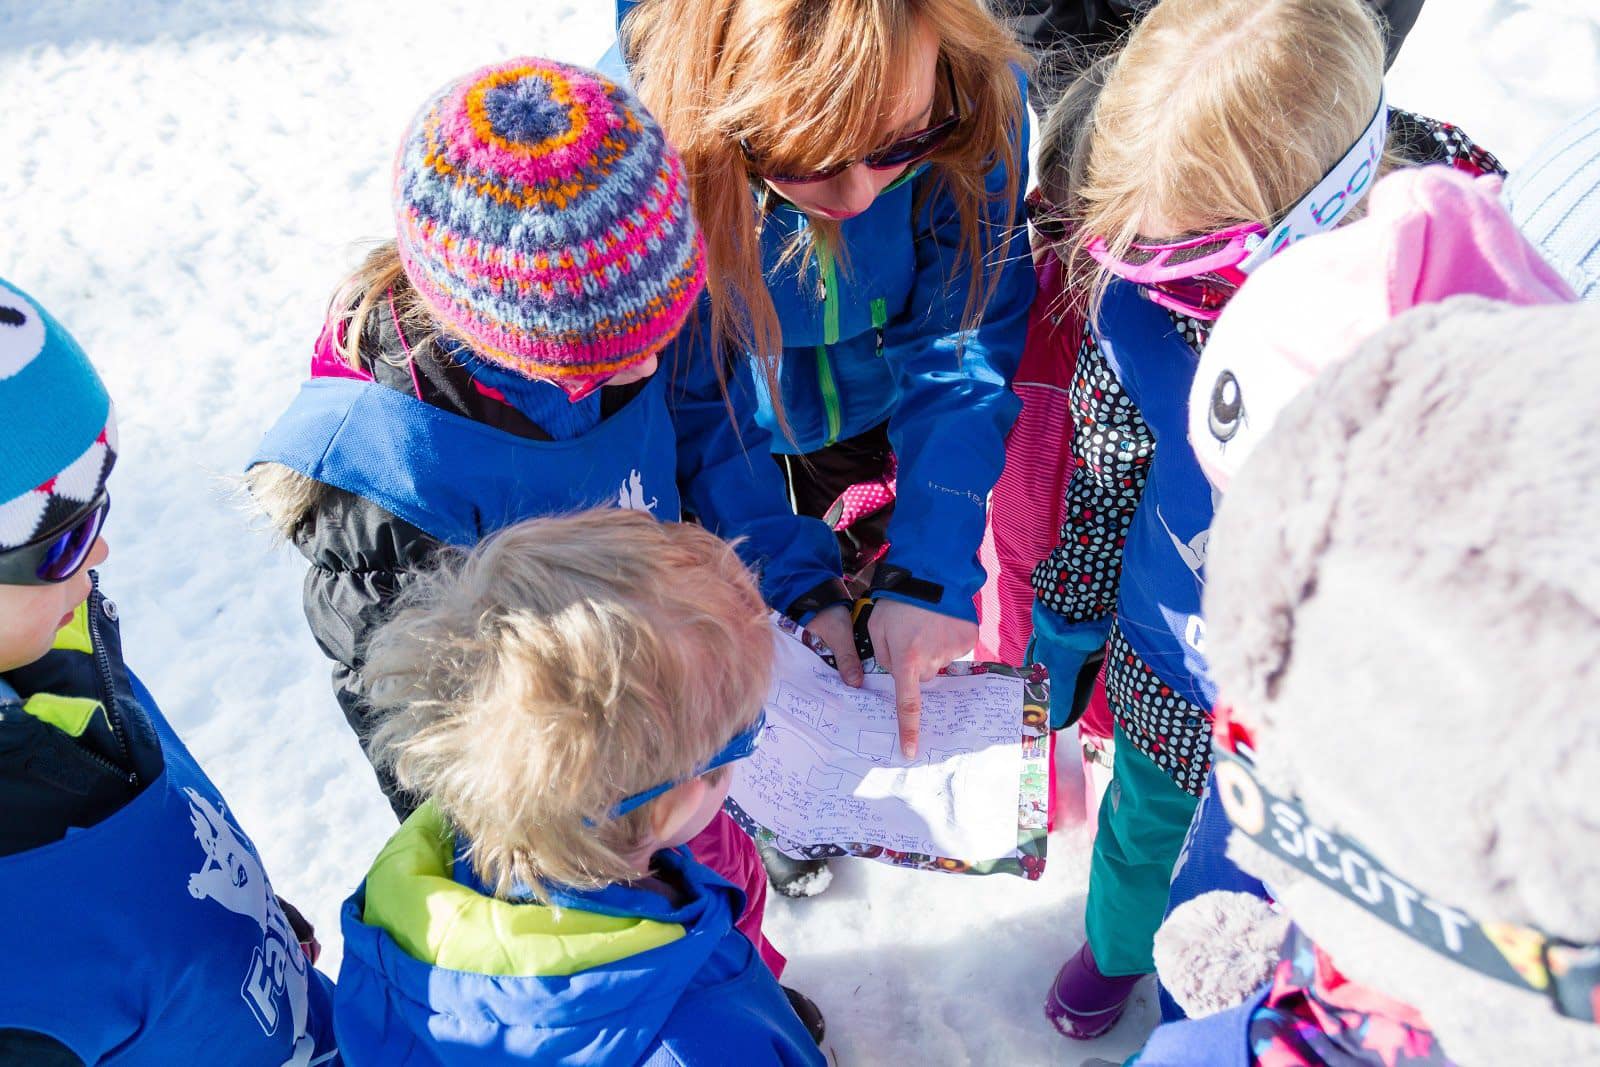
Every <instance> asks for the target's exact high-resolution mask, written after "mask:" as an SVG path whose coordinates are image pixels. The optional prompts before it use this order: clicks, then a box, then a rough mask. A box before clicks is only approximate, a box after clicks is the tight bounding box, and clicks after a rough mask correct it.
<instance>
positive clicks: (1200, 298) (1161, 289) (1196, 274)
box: [1085, 91, 1389, 321]
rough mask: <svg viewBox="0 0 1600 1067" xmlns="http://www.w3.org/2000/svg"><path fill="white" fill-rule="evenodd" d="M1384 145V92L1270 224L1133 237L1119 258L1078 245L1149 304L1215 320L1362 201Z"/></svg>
mask: <svg viewBox="0 0 1600 1067" xmlns="http://www.w3.org/2000/svg"><path fill="white" fill-rule="evenodd" d="M1388 139H1389V105H1388V100H1387V94H1386V93H1384V92H1382V91H1380V92H1379V93H1378V108H1377V110H1376V111H1374V112H1373V114H1372V118H1371V119H1370V120H1369V121H1368V123H1367V128H1366V129H1365V130H1364V131H1363V132H1362V134H1361V136H1360V137H1358V138H1356V141H1355V143H1354V144H1352V145H1351V146H1350V147H1349V149H1347V150H1346V151H1345V154H1344V156H1343V157H1342V158H1341V159H1340V160H1339V162H1337V163H1335V164H1334V165H1333V166H1332V167H1331V168H1329V170H1328V172H1327V173H1326V174H1324V175H1323V176H1322V180H1321V181H1319V182H1317V184H1316V186H1315V187H1314V188H1313V189H1312V190H1311V191H1310V192H1308V193H1306V195H1305V196H1303V197H1301V198H1300V199H1299V201H1297V202H1296V203H1295V204H1294V206H1293V207H1291V208H1290V209H1289V210H1288V211H1286V212H1284V214H1283V217H1282V218H1280V219H1279V220H1278V221H1277V222H1276V223H1274V224H1273V225H1272V226H1270V227H1269V226H1266V225H1263V224H1262V223H1259V222H1244V223H1240V224H1238V225H1236V226H1230V227H1228V228H1227V229H1225V230H1218V231H1216V232H1214V233H1205V234H1197V235H1196V234H1191V235H1186V236H1183V237H1174V238H1170V239H1165V240H1162V239H1151V238H1146V237H1138V238H1135V239H1134V242H1133V244H1131V245H1129V246H1128V250H1127V251H1126V252H1124V253H1123V254H1122V255H1121V256H1120V257H1116V256H1113V255H1112V254H1111V250H1110V248H1109V247H1107V245H1106V242H1105V240H1104V239H1103V238H1099V237H1096V238H1094V239H1092V240H1091V241H1090V242H1089V243H1088V245H1087V246H1086V249H1085V250H1086V251H1087V252H1088V253H1089V256H1090V258H1092V259H1093V260H1094V261H1095V262H1096V263H1098V264H1100V265H1101V266H1102V267H1104V268H1106V269H1107V270H1109V271H1110V272H1111V273H1113V274H1115V275H1116V276H1117V277H1119V278H1125V279H1127V280H1128V281H1130V282H1133V283H1134V284H1135V285H1138V286H1140V287H1141V288H1143V289H1144V292H1145V295H1146V296H1148V297H1149V298H1150V299H1151V300H1152V301H1153V302H1155V303H1157V304H1159V305H1161V306H1162V307H1164V308H1168V309H1170V310H1172V311H1176V312H1178V313H1179V314H1182V315H1191V316H1193V317H1194V318H1197V319H1205V320H1207V321H1210V320H1212V319H1215V318H1217V317H1218V316H1219V315H1221V314H1222V309H1223V308H1224V307H1225V306H1227V303H1228V301H1229V300H1230V299H1232V298H1233V294H1234V293H1235V292H1237V291H1238V289H1239V286H1241V285H1243V284H1244V280H1245V279H1246V278H1247V277H1249V276H1250V274H1251V272H1253V271H1254V270H1255V269H1256V268H1257V267H1259V266H1261V264H1263V263H1265V262H1266V261H1267V260H1269V259H1271V258H1272V257H1273V256H1275V255H1277V254H1278V253H1279V252H1281V251H1282V250H1283V249H1285V248H1287V247H1289V246H1290V245H1292V244H1294V243H1295V242H1296V241H1299V240H1302V239H1304V238H1306V237H1310V236H1312V235H1313V234H1318V233H1325V232H1327V231H1328V230H1331V229H1333V228H1334V227H1335V226H1337V225H1338V224H1339V223H1340V222H1342V221H1343V220H1344V217H1345V215H1346V214H1347V213H1348V212H1349V210H1350V209H1351V208H1352V207H1354V206H1355V205H1356V204H1358V203H1360V202H1361V200H1362V198H1363V197H1365V196H1366V195H1367V192H1368V190H1370V189H1371V188H1372V186H1373V184H1374V182H1375V181H1376V180H1377V176H1378V168H1379V166H1380V164H1381V163H1382V161H1383V150H1384V147H1385V146H1386V145H1387V143H1388Z"/></svg>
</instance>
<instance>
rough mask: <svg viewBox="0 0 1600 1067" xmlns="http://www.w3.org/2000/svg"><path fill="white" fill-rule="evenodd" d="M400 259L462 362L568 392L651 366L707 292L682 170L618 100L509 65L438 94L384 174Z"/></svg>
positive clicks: (592, 85) (643, 115) (606, 90)
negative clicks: (465, 354)
mask: <svg viewBox="0 0 1600 1067" xmlns="http://www.w3.org/2000/svg"><path fill="white" fill-rule="evenodd" d="M394 199H395V213H396V216H397V223H398V246H399V251H400V261H401V263H402V265H403V266H404V268H405V273H406V277H407V278H408V279H409V280H410V282H411V284H412V285H413V286H414V287H415V288H416V290H417V292H418V293H419V294H420V295H421V297H422V299H423V300H424V301H425V302H426V304H427V305H428V308H429V310H430V311H432V312H433V314H434V316H435V317H436V318H437V319H438V320H439V322H440V324H441V325H442V326H444V327H445V328H447V329H448V330H450V331H451V332H453V333H455V334H457V335H458V336H460V337H461V338H462V339H463V340H465V341H466V342H467V343H468V344H469V345H471V346H472V349H473V351H474V353H475V354H476V355H478V356H479V357H481V358H483V359H486V360H489V361H491V362H494V363H497V364H500V365H502V366H504V367H507V368H509V369H511V370H514V371H516V372H518V373H520V374H524V375H526V376H528V377H529V378H541V379H546V380H554V381H557V382H558V383H559V384H563V385H566V386H568V387H571V388H576V387H579V386H582V385H584V384H592V383H594V382H596V381H599V380H602V379H604V378H607V377H609V376H611V375H613V374H615V373H617V372H618V371H620V370H624V369H626V368H627V367H630V366H633V365H635V364H637V363H640V362H643V361H644V360H646V359H648V358H649V357H650V356H652V355H654V354H656V353H657V352H659V351H660V350H661V349H662V348H663V347H665V346H666V345H667V344H668V343H669V342H670V341H671V340H672V339H673V337H674V336H675V335H676V334H677V332H678V329H679V328H680V327H681V326H682V325H683V322H684V320H685V319H686V318H687V317H688V315H689V313H690V311H691V310H692V309H693V308H694V305H695V302H696V300H697V299H698V298H699V296H700V293H701V291H702V290H703V289H704V288H705V252H704V242H703V240H702V238H701V235H700V231H699V229H698V227H696V225H695V222H694V218H693V216H692V215H691V214H690V210H689V199H688V189H687V186H686V184H685V179H684V172H683V163H682V161H681V160H680V159H679V158H678V155H677V153H676V152H675V151H673V149H672V147H671V146H670V145H668V144H667V142H666V139H665V137H664V135H663V134H662V132H661V128H660V127H659V126H658V125H657V124H656V122H655V120H654V119H652V118H651V117H650V115H649V113H648V112H646V111H645V109H644V106H643V105H642V104H640V103H639V101H638V99H637V98H636V97H634V95H633V94H632V93H631V92H629V91H628V89H626V88H625V87H623V86H620V85H617V84H616V83H614V82H612V81H610V80H608V79H606V78H605V77H603V76H601V75H599V74H597V73H595V72H593V71H588V70H584V69H582V68H579V67H572V66H568V65H566V64H564V63H557V62H555V61H553V60H548V59H537V58H522V59H513V60H508V61H506V62H504V63H497V64H495V65H494V66H490V67H484V68H483V69H481V70H477V71H474V72H473V73H471V74H468V75H467V76H465V77H463V78H460V79H458V80H456V81H454V82H452V83H450V84H449V85H447V86H445V87H444V88H443V89H442V90H440V92H438V93H437V94H436V95H435V96H434V97H433V99H432V100H430V101H429V102H428V103H427V104H426V105H425V106H424V107H423V108H422V110H421V112H419V113H418V115H417V117H416V118H415V119H414V120H413V121H412V124H411V128H410V130H409V131H408V132H407V134H406V137H405V140H404V142H403V143H402V144H401V147H400V152H399V155H398V157H397V159H396V161H395V181H394Z"/></svg>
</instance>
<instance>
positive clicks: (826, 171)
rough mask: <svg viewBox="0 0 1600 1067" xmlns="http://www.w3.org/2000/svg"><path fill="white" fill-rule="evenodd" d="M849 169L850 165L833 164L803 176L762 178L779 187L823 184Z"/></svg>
mask: <svg viewBox="0 0 1600 1067" xmlns="http://www.w3.org/2000/svg"><path fill="white" fill-rule="evenodd" d="M849 167H850V164H848V163H835V164H834V165H833V166H831V167H823V168H822V169H821V170H813V171H809V172H808V173H805V174H764V175H762V177H764V178H766V179H767V181H769V182H777V183H778V184H779V185H815V184H816V183H817V182H825V181H827V180H828V179H829V178H833V177H837V176H838V175H840V174H843V173H844V172H845V171H846V170H848V169H849Z"/></svg>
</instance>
